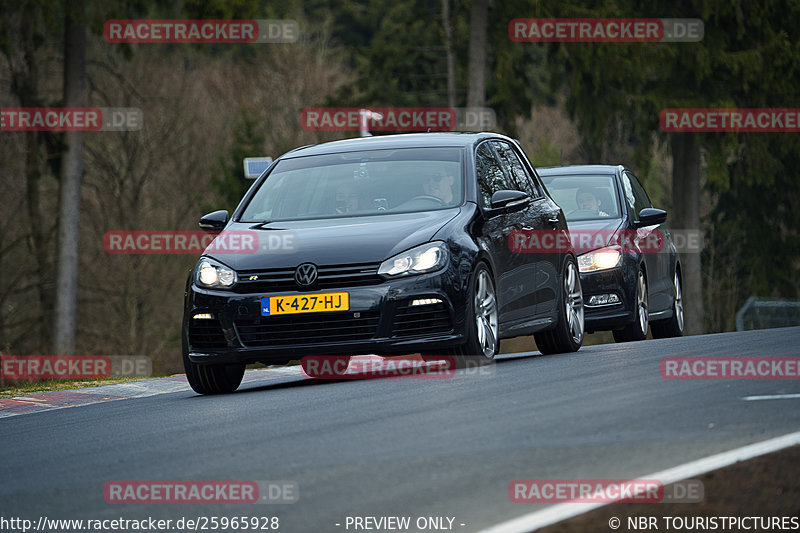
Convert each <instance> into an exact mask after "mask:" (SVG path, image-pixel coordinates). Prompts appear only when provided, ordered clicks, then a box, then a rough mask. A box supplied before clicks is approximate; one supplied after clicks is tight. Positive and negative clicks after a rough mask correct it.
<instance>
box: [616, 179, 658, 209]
mask: <svg viewBox="0 0 800 533" xmlns="http://www.w3.org/2000/svg"><path fill="white" fill-rule="evenodd" d="M622 185H623V187H624V188H625V197H626V200H627V202H628V205H629V206H630V207H631V209H632V210H633V219H634V220H639V211H641V210H642V209H644V208H646V207H653V204H652V203H651V202H650V198H649V197H648V196H647V193H646V192H645V190H644V187H642V184H641V183H639V180H638V179H637V178H636V176H634V175H633V174H632V173H631V172H623V173H622Z"/></svg>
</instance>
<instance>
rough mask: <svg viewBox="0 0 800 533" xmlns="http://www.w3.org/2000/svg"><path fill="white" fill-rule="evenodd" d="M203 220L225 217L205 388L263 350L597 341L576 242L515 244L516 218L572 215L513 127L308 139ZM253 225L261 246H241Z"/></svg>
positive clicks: (202, 325) (203, 328)
mask: <svg viewBox="0 0 800 533" xmlns="http://www.w3.org/2000/svg"><path fill="white" fill-rule="evenodd" d="M200 226H201V227H203V228H204V229H209V230H213V229H215V230H223V229H224V231H222V233H220V235H218V236H217V239H216V240H215V242H214V243H212V246H210V247H209V248H208V249H206V251H205V252H204V254H203V256H202V257H201V258H200V260H199V261H198V262H197V265H196V266H195V268H194V269H193V270H192V271H191V273H190V275H189V279H188V280H187V285H186V294H185V308H184V318H183V335H182V337H183V361H184V365H185V368H186V374H187V377H188V380H189V383H190V384H191V386H192V388H193V389H194V390H195V391H197V392H200V393H206V394H208V393H221V392H229V391H233V390H235V389H236V388H237V387H238V386H239V384H240V382H241V379H242V375H243V373H244V368H245V364H246V363H251V362H263V363H265V364H281V363H286V362H288V361H290V360H296V359H301V357H303V356H305V355H323V356H329V357H332V358H339V360H341V359H344V361H345V362H347V361H349V357H350V356H351V355H358V354H378V355H399V354H409V353H422V354H423V356H427V357H429V358H436V356H437V355H438V356H441V355H447V356H448V357H452V358H454V359H455V361H456V363H459V362H460V363H462V364H463V363H464V362H465V361H466V358H476V359H477V360H478V361H479V362H486V361H489V360H491V359H492V358H494V356H495V354H497V353H498V349H499V341H500V339H501V338H508V337H516V336H520V335H530V334H534V335H535V339H536V343H537V346H538V348H539V350H540V351H541V352H543V353H553V352H568V351H575V350H577V349H578V348H579V347H580V346H581V343H582V341H583V331H584V321H583V298H582V293H581V286H580V281H579V277H578V265H577V260H576V257H575V256H574V254H571V253H565V254H551V255H535V254H520V253H514V252H512V250H511V249H510V247H509V245H508V237H509V235H510V233H511V232H512V231H514V230H518V229H520V228H530V227H535V228H547V229H552V230H555V231H557V232H562V233H565V232H566V230H567V225H566V219H565V217H564V214H563V212H562V211H561V209H560V208H559V206H558V205H557V204H556V203H555V202H554V201H553V200H552V199H551V198H550V196H549V195H548V194H547V192H546V190H545V189H544V187H543V186H542V183H541V181H540V179H539V178H538V176H537V175H536V172H535V170H534V169H533V167H532V166H531V165H530V163H529V161H528V160H527V158H526V157H525V155H524V153H523V152H522V151H521V150H520V149H519V147H518V146H517V144H516V143H515V142H514V141H513V140H512V139H509V138H507V137H504V136H502V135H497V134H491V133H480V134H457V133H423V134H406V135H392V136H381V137H369V138H363V139H350V140H343V141H334V142H330V143H326V144H321V145H317V146H309V147H303V148H299V149H296V150H294V151H291V152H289V153H287V154H284V155H283V156H281V157H280V158H278V159H277V160H275V161H274V162H273V163H272V164H271V165H270V166H269V168H267V170H265V171H264V173H263V174H262V175H261V176H260V177H259V178H258V179H257V181H256V182H255V183H254V184H253V185H252V187H251V188H250V190H249V191H248V192H247V193H246V195H245V196H244V198H243V199H242V201H241V203H240V204H239V206H238V207H237V208H236V210H235V211H234V213H233V215H232V216H231V217H230V218H229V217H228V213H227V211H217V212H214V213H211V214H209V215H206V216H205V217H203V218H202V219H201V221H200ZM248 235H250V236H251V237H252V236H253V235H254V236H255V241H257V242H258V245H257V246H255V247H254V249H253V250H251V252H252V253H242V250H241V249H238V250H233V249H231V248H230V243H232V242H235V241H234V240H233V239H232V236H236V237H237V238H238V241H236V242H240V241H243V240H245V237H247V236H248ZM226 236H227V237H228V239H227V240H225V239H226ZM218 241H221V242H226V243H228V244H227V245H226V246H218V245H217V243H218ZM245 251H247V250H245ZM332 366H333V367H334V368H346V364H345V365H344V366H342V365H339V364H337V365H332Z"/></svg>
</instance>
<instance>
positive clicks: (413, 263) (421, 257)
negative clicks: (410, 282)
mask: <svg viewBox="0 0 800 533" xmlns="http://www.w3.org/2000/svg"><path fill="white" fill-rule="evenodd" d="M447 257H448V255H447V247H446V246H445V244H444V243H443V242H431V243H428V244H423V245H422V246H417V247H416V248H412V249H410V250H408V251H406V252H403V253H401V254H397V255H396V256H394V257H390V258H389V259H387V260H386V261H384V262H383V263H381V266H380V268H378V274H383V275H385V276H404V275H411V274H422V273H425V272H433V271H435V270H439V269H440V268H442V267H444V266H445V265H446V264H447Z"/></svg>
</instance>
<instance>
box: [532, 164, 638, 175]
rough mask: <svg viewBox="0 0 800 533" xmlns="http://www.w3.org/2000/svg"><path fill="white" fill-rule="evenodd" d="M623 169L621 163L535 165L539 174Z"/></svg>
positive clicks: (612, 172) (591, 172) (610, 171)
mask: <svg viewBox="0 0 800 533" xmlns="http://www.w3.org/2000/svg"><path fill="white" fill-rule="evenodd" d="M622 170H625V167H624V166H622V165H566V166H563V167H536V172H538V173H539V175H540V176H571V175H576V174H583V175H586V174H616V173H617V172H620V171H622Z"/></svg>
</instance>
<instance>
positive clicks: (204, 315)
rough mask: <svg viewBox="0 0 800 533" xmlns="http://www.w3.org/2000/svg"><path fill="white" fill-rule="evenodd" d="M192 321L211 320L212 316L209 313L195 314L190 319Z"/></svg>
mask: <svg viewBox="0 0 800 533" xmlns="http://www.w3.org/2000/svg"><path fill="white" fill-rule="evenodd" d="M192 318H193V319H194V320H211V319H212V318H214V315H212V314H211V313H197V314H196V315H194V316H193V317H192Z"/></svg>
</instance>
